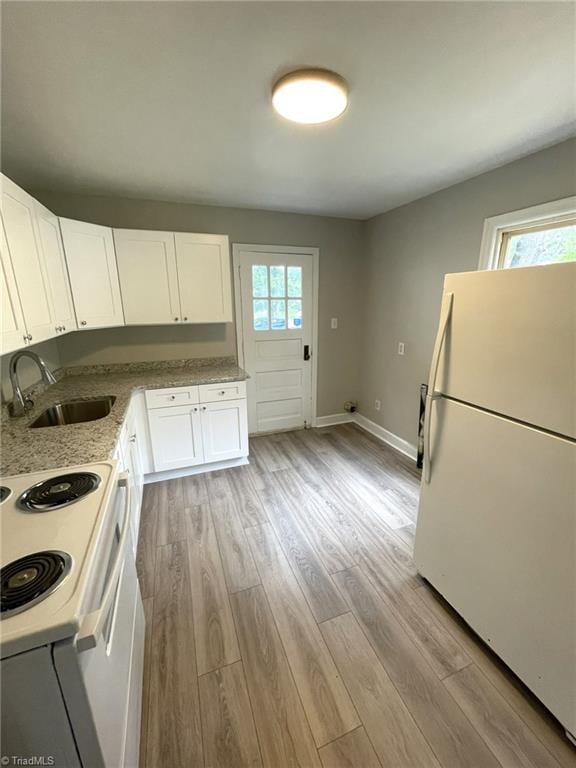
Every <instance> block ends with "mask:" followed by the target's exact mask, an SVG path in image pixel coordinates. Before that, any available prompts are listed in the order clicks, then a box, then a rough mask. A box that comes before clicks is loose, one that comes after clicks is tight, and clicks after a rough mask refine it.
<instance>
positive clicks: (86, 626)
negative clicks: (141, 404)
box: [76, 472, 130, 651]
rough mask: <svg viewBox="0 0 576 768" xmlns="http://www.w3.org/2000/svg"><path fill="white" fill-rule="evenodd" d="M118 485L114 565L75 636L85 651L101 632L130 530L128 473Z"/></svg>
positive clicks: (77, 644)
mask: <svg viewBox="0 0 576 768" xmlns="http://www.w3.org/2000/svg"><path fill="white" fill-rule="evenodd" d="M118 486H119V487H121V488H122V487H123V488H126V497H125V501H124V522H123V524H122V531H121V533H120V541H119V542H118V552H117V554H116V560H115V561H114V566H113V568H112V570H111V571H110V576H109V578H108V583H107V584H106V587H105V589H104V595H103V597H102V603H101V604H100V607H99V608H98V610H96V611H93V612H92V613H89V614H88V615H87V616H86V617H85V618H84V620H83V621H82V625H81V626H80V630H79V631H78V635H77V637H76V648H77V649H78V651H87V650H90V648H96V645H97V644H98V637H99V635H100V633H101V632H102V627H103V626H104V624H105V622H106V617H107V615H108V610H109V608H110V605H111V604H112V600H113V599H114V594H115V592H116V585H117V582H118V579H119V578H120V571H121V570H122V563H123V562H124V552H125V550H126V541H127V539H128V531H129V530H130V483H129V481H128V473H127V472H123V473H122V474H121V475H120V477H119V478H118Z"/></svg>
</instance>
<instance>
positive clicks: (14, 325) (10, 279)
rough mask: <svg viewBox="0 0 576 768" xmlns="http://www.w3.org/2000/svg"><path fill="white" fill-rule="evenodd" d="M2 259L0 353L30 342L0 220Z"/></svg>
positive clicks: (0, 258)
mask: <svg viewBox="0 0 576 768" xmlns="http://www.w3.org/2000/svg"><path fill="white" fill-rule="evenodd" d="M0 261H1V264H2V275H1V281H2V289H1V290H2V294H1V296H0V301H1V302H2V306H1V308H0V309H1V312H2V315H1V317H2V328H1V329H0V332H1V333H0V355H5V354H6V353H7V352H13V351H14V350H15V349H20V348H21V347H24V346H26V344H28V338H27V333H28V332H27V330H26V325H25V324H24V315H23V314H22V307H21V306H20V296H19V295H18V287H17V285H16V279H15V277H14V272H13V270H12V261H11V260H10V253H9V251H8V244H7V243H6V238H5V236H4V228H3V227H2V225H1V222H0Z"/></svg>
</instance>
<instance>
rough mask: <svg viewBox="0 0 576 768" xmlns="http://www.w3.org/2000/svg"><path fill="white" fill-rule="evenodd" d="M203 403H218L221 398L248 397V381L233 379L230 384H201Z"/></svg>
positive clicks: (200, 390)
mask: <svg viewBox="0 0 576 768" xmlns="http://www.w3.org/2000/svg"><path fill="white" fill-rule="evenodd" d="M198 390H199V392H200V402H201V403H217V402H219V401H220V400H239V399H241V398H243V397H246V382H245V381H232V382H229V383H228V384H201V385H200V386H199V387H198Z"/></svg>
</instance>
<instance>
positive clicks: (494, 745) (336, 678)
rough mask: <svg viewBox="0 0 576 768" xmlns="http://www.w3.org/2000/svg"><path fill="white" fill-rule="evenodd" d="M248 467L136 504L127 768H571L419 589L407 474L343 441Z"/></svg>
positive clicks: (294, 437) (257, 460) (290, 443)
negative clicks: (136, 758) (137, 647)
mask: <svg viewBox="0 0 576 768" xmlns="http://www.w3.org/2000/svg"><path fill="white" fill-rule="evenodd" d="M250 451H251V455H250V465H249V466H245V467H237V468H234V469H229V470H224V471H217V472H212V473H207V474H204V475H195V476H192V477H189V478H183V479H180V480H171V481H165V482H162V483H156V484H154V485H148V486H146V488H145V493H144V501H143V509H142V525H141V529H140V540H139V547H138V558H137V565H138V574H139V579H140V589H141V592H142V596H143V598H144V599H145V609H146V621H147V626H146V649H145V665H144V691H143V712H142V736H141V749H140V767H141V768H184V767H185V768H576V750H575V749H574V748H573V747H572V746H571V745H570V744H569V743H568V742H567V740H566V739H565V738H564V735H563V733H562V731H561V729H560V727H559V726H558V724H557V723H556V721H555V720H554V719H553V718H552V717H551V716H550V715H549V714H548V713H547V712H546V711H545V710H544V708H543V707H542V706H541V705H540V704H539V703H538V702H537V701H536V700H535V699H534V698H533V697H532V696H531V694H530V693H529V692H527V691H526V689H525V688H524V687H523V686H522V684H521V683H520V682H519V681H518V680H517V679H516V678H515V677H514V676H513V675H512V674H511V673H510V672H509V671H508V670H507V669H506V668H505V667H504V665H502V664H501V662H499V660H498V659H496V657H495V656H494V655H493V654H492V652H491V651H490V650H489V649H487V648H485V647H484V645H483V644H482V643H481V642H480V641H479V640H478V639H477V638H476V637H475V635H474V634H473V633H472V632H471V631H470V630H469V629H468V628H467V627H466V625H465V624H464V622H462V620H461V619H460V618H459V617H458V616H457V615H456V614H455V613H454V612H453V611H452V609H451V608H450V607H449V606H447V605H446V603H445V602H444V601H443V600H442V599H441V598H440V597H439V596H438V595H437V594H436V593H435V592H434V590H432V588H431V587H429V586H428V585H427V584H426V583H425V582H424V581H423V580H422V579H421V578H420V577H419V576H418V574H417V573H416V569H415V567H414V563H413V561H412V557H411V553H412V546H413V541H414V531H415V521H416V512H417V505H418V490H419V475H418V472H417V471H416V469H415V468H414V467H413V465H412V462H411V461H409V460H408V459H406V458H405V457H404V456H402V455H401V454H399V453H397V452H396V451H394V450H393V449H391V448H388V447H386V446H384V445H383V444H382V443H380V442H379V441H378V440H376V439H375V438H373V437H372V436H371V435H369V434H368V433H366V432H364V431H362V430H360V429H359V428H358V427H356V426H354V425H341V426H338V427H331V428H326V429H322V430H307V431H302V432H292V433H284V434H278V435H269V436H266V437H258V438H255V439H252V440H251V441H250ZM129 768H136V766H133V767H132V766H130V767H129Z"/></svg>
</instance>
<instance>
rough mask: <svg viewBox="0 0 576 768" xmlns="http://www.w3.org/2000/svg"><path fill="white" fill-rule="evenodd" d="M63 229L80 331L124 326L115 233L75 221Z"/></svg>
mask: <svg viewBox="0 0 576 768" xmlns="http://www.w3.org/2000/svg"><path fill="white" fill-rule="evenodd" d="M60 228H61V230H62V239H63V240H64V251H65V253H66V261H67V263H68V272H69V274H70V283H71V285H72V296H73V299H74V307H75V309H76V318H77V320H78V328H80V330H83V329H88V328H106V327H107V326H112V325H124V315H123V312H122V301H121V297H120V284H119V282H118V268H117V266H116V254H115V252H114V239H113V237H112V230H111V229H110V227H100V226H98V225H97V224H86V222H83V221H73V220H72V219H60Z"/></svg>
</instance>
